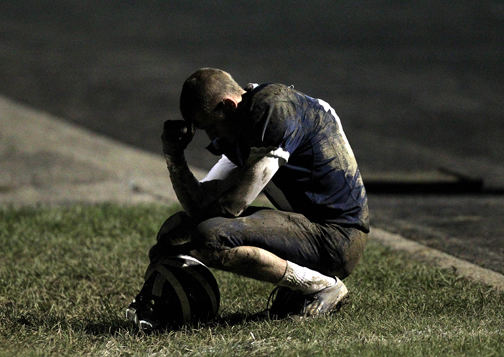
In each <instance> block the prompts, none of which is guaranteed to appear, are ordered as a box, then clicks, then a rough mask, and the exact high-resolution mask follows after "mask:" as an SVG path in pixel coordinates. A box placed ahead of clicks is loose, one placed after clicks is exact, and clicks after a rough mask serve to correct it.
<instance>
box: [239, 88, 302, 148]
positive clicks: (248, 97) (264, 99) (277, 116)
mask: <svg viewBox="0 0 504 357" xmlns="http://www.w3.org/2000/svg"><path fill="white" fill-rule="evenodd" d="M245 88H246V90H247V89H248V91H247V93H246V94H245V95H244V98H243V99H244V103H243V107H242V109H243V112H242V114H243V115H245V116H246V117H248V123H249V124H250V125H251V127H250V131H248V132H247V137H248V138H249V141H250V143H252V144H253V145H254V146H258V145H267V146H279V145H280V143H281V142H282V141H283V139H284V138H285V135H286V133H287V132H288V131H289V127H290V126H292V125H293V123H291V121H293V120H295V118H296V117H297V116H296V112H297V106H296V104H295V103H296V101H295V99H294V96H295V93H294V92H293V89H292V88H291V87H289V86H287V85H284V84H280V83H265V84H261V85H257V86H250V87H249V88H247V87H245Z"/></svg>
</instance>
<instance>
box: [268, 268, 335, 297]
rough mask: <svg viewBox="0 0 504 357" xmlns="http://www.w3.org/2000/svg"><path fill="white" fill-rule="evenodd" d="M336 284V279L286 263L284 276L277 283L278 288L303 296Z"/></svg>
mask: <svg viewBox="0 0 504 357" xmlns="http://www.w3.org/2000/svg"><path fill="white" fill-rule="evenodd" d="M336 283H337V278H333V277H330V276H327V275H324V274H321V273H319V272H318V271H315V270H312V269H309V268H306V267H303V266H300V265H297V264H295V263H293V262H290V261H287V267H286V269H285V273H284V276H283V277H282V279H281V280H280V281H279V282H278V286H283V287H286V288H289V289H292V290H295V291H299V292H301V293H303V294H313V293H316V292H319V291H321V290H323V289H326V288H328V287H330V286H333V285H335V284H336Z"/></svg>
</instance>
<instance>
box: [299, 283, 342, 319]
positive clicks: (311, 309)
mask: <svg viewBox="0 0 504 357" xmlns="http://www.w3.org/2000/svg"><path fill="white" fill-rule="evenodd" d="M335 279H336V284H334V285H333V286H329V287H327V288H325V289H322V290H320V291H319V292H316V293H314V294H310V295H305V304H304V308H303V315H304V316H317V315H322V314H328V313H331V312H333V311H334V310H337V309H338V308H339V307H340V306H341V304H342V303H343V301H344V299H345V298H346V297H347V296H348V289H347V287H346V286H345V284H343V282H342V281H341V280H340V279H338V278H335Z"/></svg>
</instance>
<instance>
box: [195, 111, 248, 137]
mask: <svg viewBox="0 0 504 357" xmlns="http://www.w3.org/2000/svg"><path fill="white" fill-rule="evenodd" d="M194 125H195V126H196V128H198V129H202V130H204V131H205V132H206V133H207V135H208V137H209V138H210V140H213V139H215V138H221V139H226V140H228V141H235V140H236V139H237V138H238V133H239V127H238V126H237V122H236V118H233V117H231V116H230V115H229V116H225V117H224V118H222V117H219V118H215V117H208V116H204V115H198V116H197V118H195V120H194Z"/></svg>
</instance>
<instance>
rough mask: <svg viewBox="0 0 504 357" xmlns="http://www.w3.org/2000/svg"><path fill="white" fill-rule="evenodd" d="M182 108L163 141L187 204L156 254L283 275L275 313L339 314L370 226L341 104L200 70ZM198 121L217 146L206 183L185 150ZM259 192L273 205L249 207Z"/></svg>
mask: <svg viewBox="0 0 504 357" xmlns="http://www.w3.org/2000/svg"><path fill="white" fill-rule="evenodd" d="M180 110H181V113H182V116H183V118H184V120H183V121H182V120H180V121H167V122H165V126H164V131H163V135H162V142H163V151H164V155H165V159H166V164H167V167H168V170H169V173H170V178H171V181H172V184H173V187H174V190H175V192H176V194H177V197H178V199H179V201H180V203H181V205H182V207H183V209H184V211H183V212H180V213H177V214H175V215H174V216H172V217H170V218H168V220H167V221H166V222H165V223H164V224H163V226H162V227H161V230H160V232H159V234H158V241H157V244H156V245H155V246H154V247H152V249H151V251H150V253H149V255H150V259H151V262H156V261H159V260H160V259H162V258H163V257H166V256H173V255H176V254H189V255H192V256H194V257H196V258H198V259H199V260H201V261H202V262H204V263H205V264H206V265H208V266H210V267H213V268H217V269H222V270H226V271H230V272H233V273H236V274H240V275H243V276H246V277H250V278H254V279H258V280H262V281H266V282H271V283H273V284H276V285H277V286H278V292H277V294H276V298H275V299H274V301H273V304H272V306H271V311H270V313H271V314H272V315H276V316H279V317H282V316H286V315H302V316H315V315H319V314H326V313H330V312H331V311H333V310H334V309H335V308H336V307H337V306H338V304H339V303H340V302H341V301H342V300H343V299H344V298H345V296H346V295H347V294H348V290H347V288H346V286H345V284H344V283H343V281H342V279H344V278H345V277H347V276H348V275H349V274H350V273H351V272H352V270H353V269H354V267H355V265H356V264H357V262H358V261H359V259H360V257H361V255H362V252H363V250H364V246H365V242H366V237H367V233H368V232H369V222H368V207H367V196H366V192H365V189H364V185H363V182H362V178H361V175H360V173H359V169H358V167H357V163H356V161H355V157H354V155H353V153H352V149H351V148H350V145H349V143H348V141H347V138H346V136H345V133H344V132H343V128H342V126H341V122H340V119H339V118H338V116H337V115H336V113H335V111H334V109H333V108H332V107H331V106H330V105H329V104H328V103H326V102H325V101H323V100H320V99H316V98H312V97H310V96H308V95H306V94H303V93H301V92H299V91H297V90H294V89H293V88H292V87H289V86H285V85H282V84H262V85H247V86H246V87H245V88H242V87H240V86H239V85H238V84H237V83H236V82H235V81H234V80H233V78H232V77H231V76H230V75H229V74H228V73H226V72H224V71H222V70H219V69H213V68H202V69H199V70H197V71H196V72H195V73H193V74H192V75H191V76H190V77H189V78H188V79H187V80H186V81H185V82H184V85H183V88H182V92H181V96H180ZM196 129H201V130H204V131H205V132H206V133H207V135H208V137H209V138H210V140H211V143H210V145H209V146H208V149H209V150H210V151H211V152H212V153H214V154H216V155H220V160H219V161H218V162H217V163H216V164H215V166H214V167H213V168H212V169H211V170H210V172H209V173H208V175H207V176H206V177H205V178H204V179H203V180H202V181H198V180H196V179H195V177H194V176H193V174H192V173H191V171H190V170H189V168H188V165H187V163H186V160H185V158H184V150H185V148H186V146H187V145H188V143H189V142H190V141H191V139H192V137H193V135H194V131H195V130H196ZM261 192H264V193H265V194H266V196H267V197H268V198H269V200H270V201H271V202H272V203H273V205H274V206H275V207H276V208H277V209H270V208H258V207H249V205H250V204H251V203H252V201H254V199H255V198H256V197H257V196H258V195H259V193H261ZM141 294H142V292H140V294H139V296H138V297H137V299H136V301H137V303H136V305H135V306H134V307H135V309H137V311H141V306H138V305H139V303H138V301H140V300H141ZM139 298H140V299H139Z"/></svg>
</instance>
